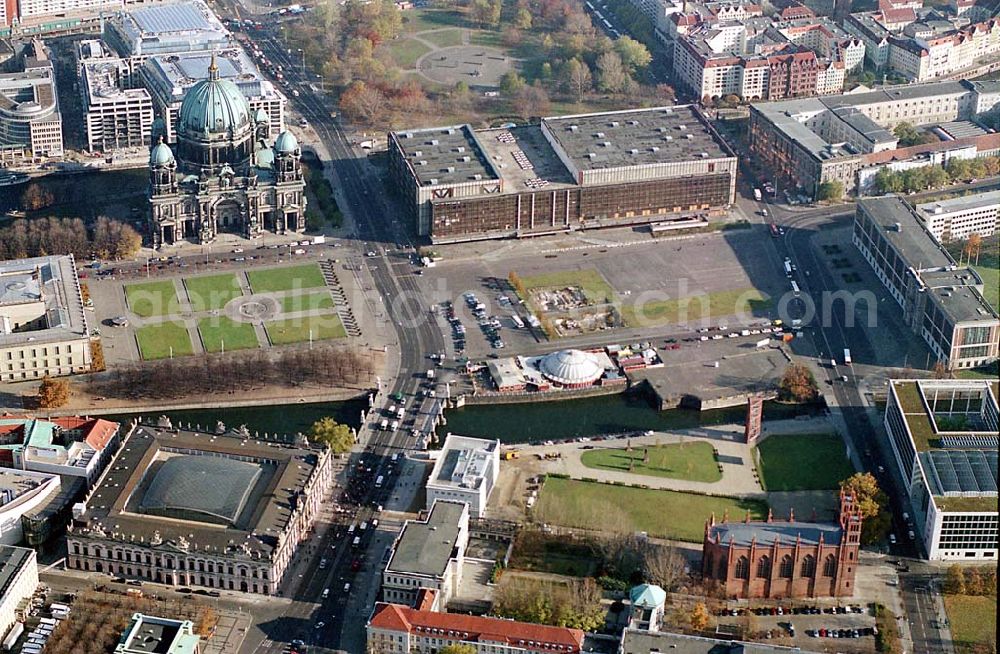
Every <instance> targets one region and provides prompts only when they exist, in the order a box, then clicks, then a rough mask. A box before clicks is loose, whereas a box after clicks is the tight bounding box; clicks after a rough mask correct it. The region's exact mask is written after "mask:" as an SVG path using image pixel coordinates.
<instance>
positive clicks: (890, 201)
mask: <svg viewBox="0 0 1000 654" xmlns="http://www.w3.org/2000/svg"><path fill="white" fill-rule="evenodd" d="M858 206H859V207H863V208H864V210H865V211H866V213H867V214H868V215H869V216H870V217H871V218H872V219H873V220H874V221H875V223H876V224H878V225H879V226H880V227H881V228H882V236H883V237H884V238H885V239H886V240H887V241H888V242H889V243H890V244H891V245H892V247H893V248H894V249H895V250H896V252H898V253H899V255H900V256H901V257H902V258H903V259H904V260H905V261H906V262H907V264H908V265H909V266H910V267H912V268H913V269H914V270H915V271H916V272H917V275H918V276H919V278H920V281H921V283H922V284H923V285H924V286H925V287H926V288H927V289H928V291H927V292H929V293H930V299H931V301H932V302H934V303H935V304H936V305H937V306H938V307H940V308H941V310H942V311H943V312H944V313H946V314H947V315H948V316H949V317H950V318H951V319H952V320H953V321H954V322H956V323H959V322H966V321H978V320H984V319H986V320H989V319H991V318H992V319H996V318H997V314H996V311H995V310H994V309H993V308H992V307H991V306H990V305H989V303H988V302H986V300H985V299H984V298H983V296H982V294H981V293H980V292H979V291H978V290H977V289H976V288H975V287H977V286H981V285H982V280H981V279H979V276H978V275H977V274H976V272H975V271H973V270H972V269H970V268H959V267H958V266H957V265H956V264H955V260H954V259H952V258H951V255H949V254H948V252H947V251H946V250H945V249H944V248H943V247H942V246H941V244H940V243H938V242H937V240H936V239H935V238H934V236H933V235H932V234H931V233H930V232H929V231H927V227H926V226H925V225H924V224H923V222H922V221H921V220H920V219H918V218H917V216H916V214H915V213H914V212H913V210H911V209H910V206H909V205H908V204H907V203H906V202H904V201H903V199H902V198H900V197H898V196H895V195H887V196H885V197H881V198H868V199H863V200H861V201H860V202H859V203H858ZM859 210H860V209H859Z"/></svg>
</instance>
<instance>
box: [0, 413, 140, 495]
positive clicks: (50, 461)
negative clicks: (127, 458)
mask: <svg viewBox="0 0 1000 654" xmlns="http://www.w3.org/2000/svg"><path fill="white" fill-rule="evenodd" d="M120 444H121V425H120V424H119V423H117V422H112V421H110V420H103V419H101V418H90V417H82V416H66V417H53V418H50V419H48V420H44V419H41V418H33V417H31V416H13V415H4V414H0V466H3V467H9V468H17V469H19V470H31V471H34V472H48V473H51V474H56V475H60V476H65V477H80V478H81V479H83V480H84V482H85V486H86V487H87V488H89V487H90V486H92V485H93V484H94V483H95V482H96V481H97V477H98V476H99V475H100V474H101V472H102V471H103V470H104V467H105V465H107V463H108V461H109V460H110V459H111V457H112V456H113V455H114V453H115V452H117V451H118V446H119V445H120Z"/></svg>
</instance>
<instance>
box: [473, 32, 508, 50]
mask: <svg viewBox="0 0 1000 654" xmlns="http://www.w3.org/2000/svg"><path fill="white" fill-rule="evenodd" d="M469 45H483V46H486V47H489V48H500V49H504V46H503V34H501V33H500V32H487V31H486V30H470V31H469Z"/></svg>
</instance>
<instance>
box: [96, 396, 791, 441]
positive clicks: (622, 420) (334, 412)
mask: <svg viewBox="0 0 1000 654" xmlns="http://www.w3.org/2000/svg"><path fill="white" fill-rule="evenodd" d="M367 406H368V402H367V400H366V399H365V398H363V397H361V398H357V399H353V400H347V401H344V402H320V403H311V404H283V405H274V406H256V407H238V408H220V409H195V410H187V411H151V412H149V413H146V414H142V415H143V417H144V418H156V417H158V416H160V415H166V416H168V417H169V418H170V419H171V420H172V421H173V424H174V426H175V427H176V426H178V425H179V424H183V425H184V426H185V427H187V425H188V424H191V425H200V426H201V427H202V428H203V429H207V430H209V431H212V430H214V429H215V424H216V421H219V420H221V421H222V422H223V423H224V424H225V425H226V427H227V428H234V427H239V426H240V425H246V426H247V428H248V429H249V430H250V431H251V432H254V431H257V432H261V433H264V432H268V433H271V434H273V433H280V434H294V433H296V432H306V431H308V430H309V427H310V426H311V425H312V424H313V423H314V422H315V421H317V420H319V419H320V418H325V417H331V418H333V419H334V420H336V421H337V422H340V423H343V424H348V425H350V426H352V427H358V426H359V425H360V421H361V411H362V410H364V409H366V408H367ZM808 412H809V410H808V409H804V408H802V407H799V406H786V405H781V404H776V403H773V402H767V403H765V404H764V418H765V419H776V418H790V417H793V416H795V415H800V414H802V413H808ZM745 413H746V409H745V408H744V407H734V408H731V409H718V410H715V411H691V410H687V409H672V410H670V411H662V412H660V411H656V410H655V409H654V408H653V407H652V406H651V405H650V404H649V403H648V402H647V401H646V400H645V399H643V398H641V397H636V396H633V395H627V394H620V395H602V396H597V397H589V398H582V399H578V400H562V401H555V402H533V403H525V404H487V405H475V406H467V407H463V408H461V409H450V410H448V411H447V412H446V413H445V418H446V419H447V421H448V422H447V424H445V425H441V426H440V427H439V428H438V432H439V433H441V434H442V435H443V434H445V433H447V432H454V433H456V434H462V435H464V436H477V437H481V438H499V439H500V440H501V441H503V442H505V443H526V442H531V441H544V440H548V439H561V438H575V437H579V436H595V435H599V434H613V433H620V432H626V431H645V430H647V429H655V430H670V429H689V428H693V427H699V426H707V425H719V424H727V423H729V424H731V423H740V422H743V419H744V415H745ZM134 415H135V414H133V415H120V416H108V417H109V418H111V419H115V420H121V421H123V422H127V421H129V420H131V419H132V418H133V417H134Z"/></svg>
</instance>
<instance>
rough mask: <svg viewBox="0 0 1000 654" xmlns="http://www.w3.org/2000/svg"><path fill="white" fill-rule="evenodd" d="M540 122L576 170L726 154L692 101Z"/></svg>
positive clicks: (546, 119)
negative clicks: (691, 103) (687, 103)
mask: <svg viewBox="0 0 1000 654" xmlns="http://www.w3.org/2000/svg"><path fill="white" fill-rule="evenodd" d="M543 123H544V125H545V127H546V128H548V132H549V134H550V135H551V136H552V138H553V139H554V140H555V141H556V142H557V143H558V144H559V145H560V146H561V147H562V149H563V150H564V151H565V152H566V154H567V156H568V157H569V158H570V159H571V160H572V162H573V164H574V165H575V166H576V167H577V168H578V169H580V170H601V169H604V168H621V167H628V166H640V165H643V164H658V163H673V162H680V161H690V160H692V159H700V158H708V159H723V158H726V157H729V156H731V155H730V154H729V151H728V149H727V148H726V147H725V146H724V145H723V144H722V142H721V141H720V140H719V138H718V137H717V135H716V134H715V133H714V131H713V130H712V128H711V127H710V126H709V124H708V121H707V120H705V118H704V116H702V114H701V113H700V112H699V111H698V110H697V109H696V108H695V107H694V106H692V105H678V106H674V107H657V108H654V109H635V110H630V111H611V112H603V113H595V114H581V115H575V116H560V117H555V118H544V119H543ZM703 154H707V155H708V156H707V157H703V156H702V155H703Z"/></svg>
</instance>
